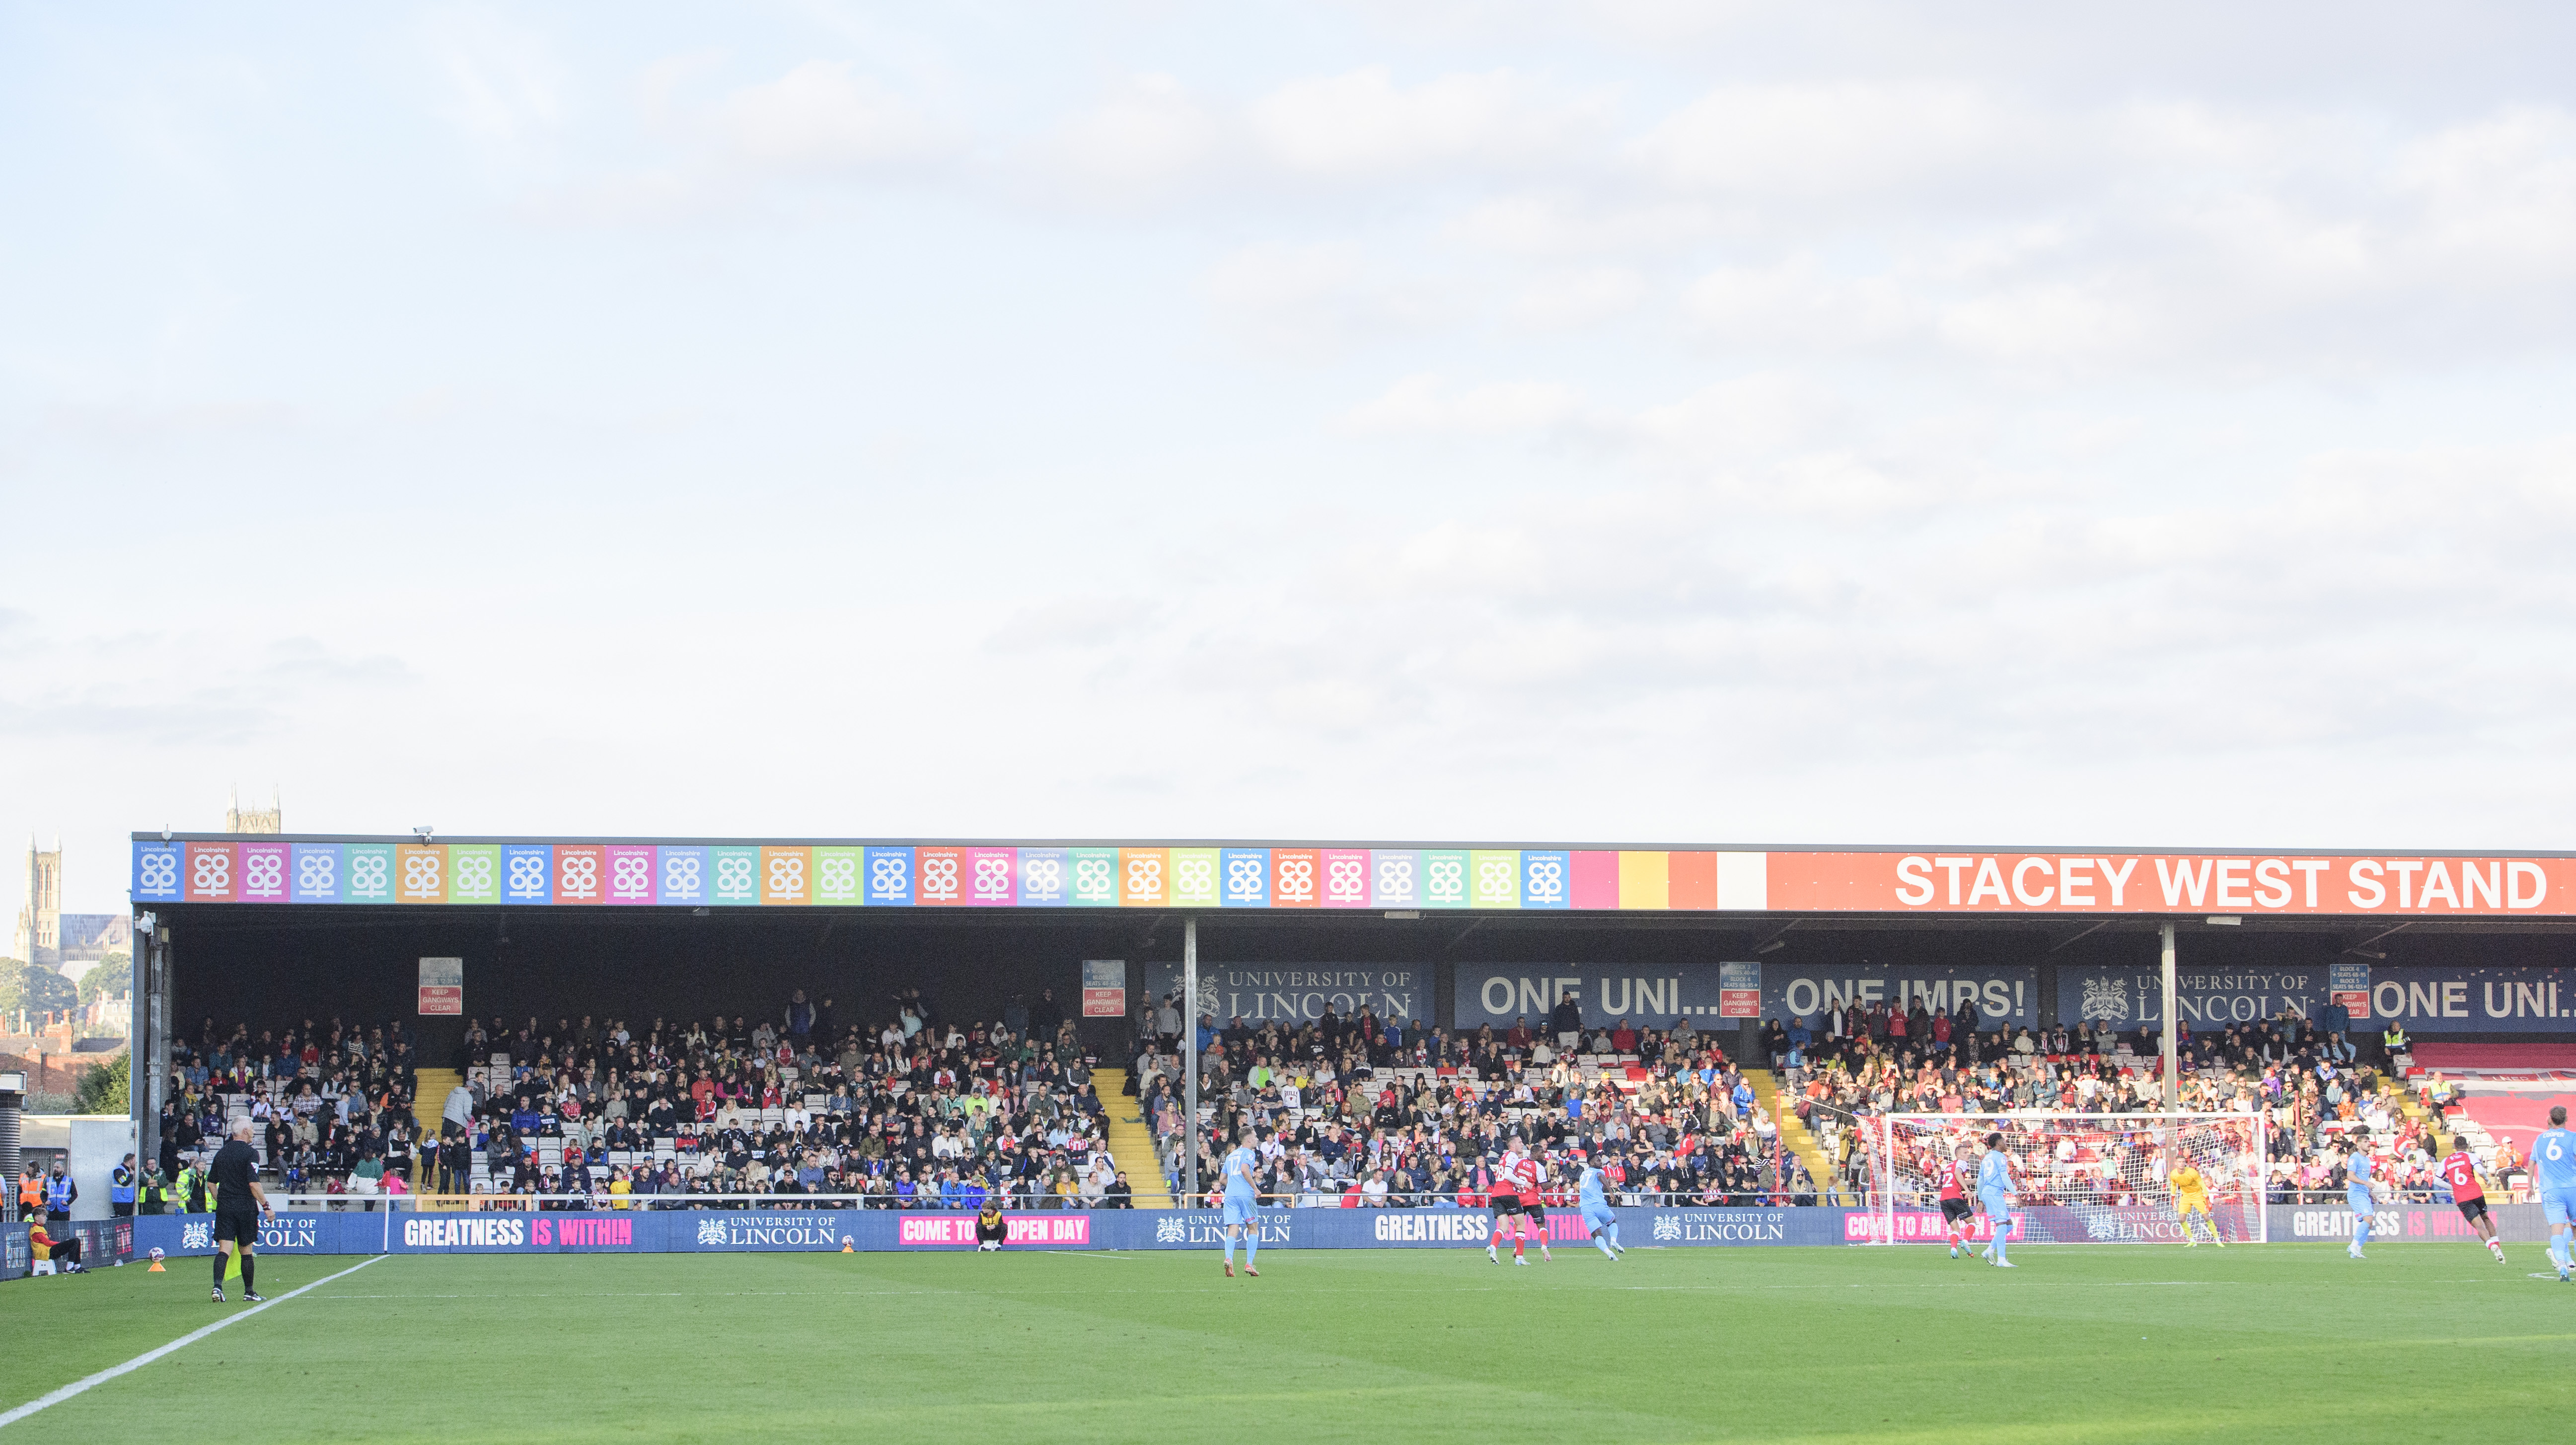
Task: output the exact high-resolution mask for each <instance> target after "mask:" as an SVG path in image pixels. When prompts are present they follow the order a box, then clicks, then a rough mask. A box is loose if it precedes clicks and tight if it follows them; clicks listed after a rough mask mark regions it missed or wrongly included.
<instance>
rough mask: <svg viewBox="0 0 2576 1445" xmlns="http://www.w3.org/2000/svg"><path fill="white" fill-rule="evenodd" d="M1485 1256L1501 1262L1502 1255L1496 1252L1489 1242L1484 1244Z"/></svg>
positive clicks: (1498, 1262)
mask: <svg viewBox="0 0 2576 1445" xmlns="http://www.w3.org/2000/svg"><path fill="white" fill-rule="evenodd" d="M1485 1258H1487V1259H1490V1260H1492V1261H1493V1262H1494V1263H1496V1264H1501V1263H1502V1262H1503V1257H1502V1255H1501V1254H1499V1253H1497V1252H1496V1251H1495V1249H1494V1247H1493V1246H1492V1245H1490V1244H1489V1245H1486V1246H1485Z"/></svg>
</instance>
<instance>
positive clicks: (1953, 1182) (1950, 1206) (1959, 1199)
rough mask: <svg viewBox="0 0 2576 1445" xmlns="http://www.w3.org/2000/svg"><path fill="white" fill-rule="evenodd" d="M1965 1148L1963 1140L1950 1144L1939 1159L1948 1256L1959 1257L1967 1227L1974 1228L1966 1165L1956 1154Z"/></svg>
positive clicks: (1968, 1233)
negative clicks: (1942, 1158)
mask: <svg viewBox="0 0 2576 1445" xmlns="http://www.w3.org/2000/svg"><path fill="white" fill-rule="evenodd" d="M1967 1152H1968V1146H1967V1145H1965V1144H1954V1145H1952V1146H1950V1157H1949V1158H1947V1159H1945V1160H1943V1161H1942V1162H1941V1168H1940V1169H1939V1171H1938V1177H1939V1178H1940V1181H1941V1228H1942V1230H1943V1231H1944V1232H1945V1233H1947V1234H1948V1235H1949V1236H1950V1257H1951V1258H1952V1259H1957V1258H1959V1257H1960V1256H1961V1255H1962V1253H1963V1252H1964V1251H1965V1250H1966V1249H1967V1247H1968V1240H1969V1237H1970V1233H1971V1231H1973V1230H1974V1229H1975V1228H1976V1218H1977V1212H1976V1211H1975V1210H1974V1209H1971V1208H1969V1207H1968V1174H1967V1166H1966V1165H1964V1164H1963V1163H1961V1162H1960V1156H1961V1155H1963V1154H1966V1153H1967Z"/></svg>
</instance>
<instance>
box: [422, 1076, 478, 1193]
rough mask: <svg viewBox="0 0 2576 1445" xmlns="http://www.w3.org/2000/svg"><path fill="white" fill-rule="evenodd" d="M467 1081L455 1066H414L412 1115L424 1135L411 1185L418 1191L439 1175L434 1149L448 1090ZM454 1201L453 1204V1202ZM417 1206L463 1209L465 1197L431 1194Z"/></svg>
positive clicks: (436, 1144) (436, 1145)
mask: <svg viewBox="0 0 2576 1445" xmlns="http://www.w3.org/2000/svg"><path fill="white" fill-rule="evenodd" d="M463 1082H465V1076H464V1075H463V1074H460V1073H458V1072H457V1071H456V1070H454V1069H414V1070H412V1071H411V1087H412V1095H411V1117H412V1122H413V1124H414V1125H415V1126H416V1127H415V1132H416V1133H418V1134H419V1136H420V1146H419V1150H418V1152H416V1153H415V1154H414V1155H413V1156H412V1157H413V1160H414V1161H415V1162H414V1163H413V1164H412V1168H411V1187H412V1192H413V1193H414V1194H420V1193H421V1192H422V1191H423V1190H425V1189H426V1188H428V1186H429V1185H430V1184H431V1183H432V1182H434V1181H435V1180H436V1179H437V1178H438V1170H437V1166H436V1165H435V1164H433V1163H432V1162H431V1161H430V1151H431V1150H433V1149H436V1148H437V1147H438V1117H439V1116H438V1111H439V1110H441V1109H443V1108H446V1107H447V1093H448V1090H450V1089H453V1088H455V1087H456V1086H457V1085H458V1084H461V1083H463ZM451 1200H453V1202H452V1203H451V1202H450V1201H451ZM413 1207H414V1208H417V1209H462V1208H464V1207H465V1201H464V1200H463V1199H462V1198H459V1197H456V1196H453V1195H448V1196H439V1195H427V1196H424V1197H423V1198H421V1199H420V1201H419V1202H418V1203H417V1204H415V1205H414V1206H413Z"/></svg>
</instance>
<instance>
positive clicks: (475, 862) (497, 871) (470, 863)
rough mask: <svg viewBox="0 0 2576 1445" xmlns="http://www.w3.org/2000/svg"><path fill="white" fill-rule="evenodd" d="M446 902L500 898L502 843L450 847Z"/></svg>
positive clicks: (485, 900) (485, 901)
mask: <svg viewBox="0 0 2576 1445" xmlns="http://www.w3.org/2000/svg"><path fill="white" fill-rule="evenodd" d="M447 901H448V902H450V903H498V902H500V901H501V845H500V844H498V843H458V844H456V845H454V846H452V847H450V848H449V849H448V850H447Z"/></svg>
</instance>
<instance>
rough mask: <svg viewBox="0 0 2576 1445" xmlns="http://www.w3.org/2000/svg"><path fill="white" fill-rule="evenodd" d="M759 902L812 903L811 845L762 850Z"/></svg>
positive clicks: (812, 870) (812, 863) (812, 855)
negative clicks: (808, 846)
mask: <svg viewBox="0 0 2576 1445" xmlns="http://www.w3.org/2000/svg"><path fill="white" fill-rule="evenodd" d="M760 901H761V902H762V903H764V904H781V905H795V904H804V903H811V902H813V901H814V850H813V849H811V848H763V849H761V850H760Z"/></svg>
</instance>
